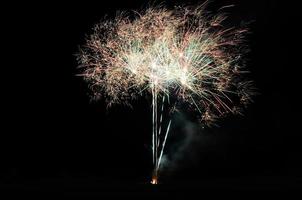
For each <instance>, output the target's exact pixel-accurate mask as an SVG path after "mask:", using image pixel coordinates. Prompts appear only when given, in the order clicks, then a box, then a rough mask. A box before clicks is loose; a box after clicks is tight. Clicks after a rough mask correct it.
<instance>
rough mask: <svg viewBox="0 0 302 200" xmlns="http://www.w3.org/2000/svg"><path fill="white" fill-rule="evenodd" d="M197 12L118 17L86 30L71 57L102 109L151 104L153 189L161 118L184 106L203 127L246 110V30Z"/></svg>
mask: <svg viewBox="0 0 302 200" xmlns="http://www.w3.org/2000/svg"><path fill="white" fill-rule="evenodd" d="M205 6H206V4H202V5H201V6H198V7H197V8H196V7H195V8H192V7H177V8H174V9H172V10H171V9H166V8H164V7H154V8H153V7H151V8H148V9H147V10H145V11H143V12H140V13H138V12H135V13H132V15H126V14H119V15H117V16H116V17H115V18H114V19H113V20H104V21H102V22H101V23H99V24H97V25H96V26H95V27H94V31H93V33H92V34H91V35H90V36H89V37H88V38H87V41H86V44H85V45H84V46H82V47H81V49H80V52H79V54H78V57H77V58H78V62H79V67H80V68H81V74H80V76H83V77H84V79H85V80H86V81H87V82H88V83H89V87H90V89H91V91H92V92H93V95H92V96H93V97H94V98H95V99H98V98H103V99H105V100H106V102H107V105H108V107H110V106H112V105H113V104H126V105H130V103H131V100H133V99H136V98H138V97H140V96H150V95H151V96H152V103H151V104H152V124H153V131H152V149H153V163H154V172H153V176H152V183H154V184H156V183H157V179H158V171H159V167H160V163H161V158H162V155H163V151H164V147H165V144H166V140H167V136H168V133H169V129H170V126H171V119H168V120H166V122H168V123H163V121H165V120H163V118H164V117H166V118H170V117H171V114H173V112H174V111H176V110H178V108H179V107H181V106H186V108H187V109H189V110H191V111H193V113H195V114H196V116H198V117H199V119H200V122H201V123H202V124H203V125H207V126H210V125H212V124H214V123H215V122H216V120H217V119H219V118H221V117H224V116H226V114H228V113H233V114H238V113H241V108H242V107H245V105H247V104H249V103H250V102H251V95H252V93H253V85H252V82H251V81H248V80H246V79H245V77H244V75H245V74H246V72H247V71H245V70H244V66H243V64H242V55H243V54H244V53H245V47H244V45H243V39H244V35H245V33H246V32H247V30H246V29H236V28H226V27H225V26H224V21H225V19H226V16H225V15H224V14H223V13H219V14H217V15H212V14H210V13H209V12H207V11H206V10H205ZM165 105H169V106H168V109H167V108H165ZM164 112H165V113H167V112H168V113H169V114H168V116H167V115H166V114H164ZM164 124H165V128H163V126H164Z"/></svg>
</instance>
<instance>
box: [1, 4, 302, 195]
mask: <svg viewBox="0 0 302 200" xmlns="http://www.w3.org/2000/svg"><path fill="white" fill-rule="evenodd" d="M147 2H148V1H134V0H127V1H118V0H111V1H108V2H107V1H106V2H105V1H96V2H87V1H85V2H70V3H65V4H63V3H58V2H56V3H54V2H48V3H32V4H29V3H27V4H19V3H16V4H14V5H11V6H9V10H11V12H8V13H7V14H5V16H4V18H3V19H9V20H5V21H6V23H5V25H7V28H5V30H4V31H3V32H4V33H7V35H8V36H7V37H6V36H5V37H3V38H2V40H3V42H4V43H5V44H6V45H7V46H6V47H5V48H3V49H4V50H5V52H6V53H8V55H7V56H6V55H5V59H4V61H6V62H5V63H3V66H2V67H3V75H2V81H4V86H5V89H4V90H3V91H4V92H3V93H4V95H3V98H2V100H4V103H3V112H2V113H3V114H4V118H3V120H2V122H1V123H3V126H2V127H3V131H1V137H2V138H3V139H2V140H1V142H2V143H3V145H2V146H1V147H2V149H1V171H0V175H1V179H0V184H1V188H2V189H5V190H6V191H9V192H13V191H15V190H18V191H19V190H20V191H23V192H33V193H35V194H36V193H37V192H46V193H49V192H50V193H57V192H58V193H60V192H64V194H65V195H86V194H91V195H99V196H103V195H108V196H110V195H129V194H131V195H151V196H152V195H162V194H165V195H167V196H169V195H170V196H171V195H172V196H173V195H175V194H177V195H178V194H187V193H190V194H194V192H195V193H199V192H200V190H201V189H205V188H206V189H205V190H206V191H216V190H226V191H250V190H256V191H259V190H260V191H271V190H273V191H284V192H286V191H288V189H289V188H299V184H298V180H299V179H300V177H301V170H300V167H301V166H300V162H299V159H300V157H301V156H300V151H299V150H300V148H299V139H300V137H299V136H298V134H299V131H294V128H293V127H294V124H296V123H295V121H296V120H297V118H296V117H295V116H294V113H295V112H298V111H297V109H296V105H297V104H296V103H294V102H296V99H297V97H296V93H297V92H298V91H297V90H296V92H292V91H295V90H294V89H293V87H292V86H293V85H295V83H296V81H297V79H294V78H293V75H294V74H295V70H297V69H296V68H295V67H297V64H296V63H295V62H294V61H293V58H292V57H294V54H292V52H291V51H292V50H291V49H292V48H291V47H290V46H289V44H290V45H293V46H294V44H295V42H296V39H295V37H297V35H298V33H296V31H293V32H295V33H293V34H292V33H291V32H290V31H292V30H293V29H296V27H297V24H296V23H295V20H296V19H297V17H298V13H296V12H294V9H292V8H291V7H294V6H293V5H290V4H289V3H287V4H285V3H284V2H283V3H279V2H277V1H272V0H265V1H238V0H223V1H218V0H216V1H213V2H212V3H211V4H210V5H209V10H212V11H215V10H217V9H218V8H220V7H222V6H225V5H230V4H235V7H233V8H230V9H229V10H228V12H229V13H230V14H229V19H228V23H230V24H232V25H238V24H240V22H241V21H244V22H251V23H250V25H249V27H250V31H251V34H249V35H248V36H247V43H248V44H249V46H250V50H251V51H250V52H249V53H248V54H247V58H246V59H247V63H248V68H249V70H250V71H251V76H252V78H253V79H254V81H255V84H256V87H257V88H258V90H259V93H260V95H258V96H256V97H255V99H254V101H255V102H254V104H252V105H251V106H250V107H249V108H248V109H247V110H246V112H245V117H231V118H229V119H227V120H224V121H223V122H221V123H220V124H219V125H220V127H219V128H214V130H210V131H209V133H208V134H213V135H212V136H211V138H212V139H211V141H210V142H211V145H210V147H209V148H208V146H207V147H201V149H198V147H197V150H196V151H197V152H199V153H200V155H199V154H198V155H199V156H198V155H197V156H196V153H195V156H194V157H193V158H186V159H184V160H183V162H184V163H183V165H182V167H180V168H179V169H178V170H176V171H174V172H173V173H171V174H169V176H167V177H166V178H163V179H164V180H165V181H164V183H163V184H162V185H159V186H157V187H154V186H151V185H149V184H147V183H148V181H149V179H150V171H151V167H152V166H151V161H150V160H151V155H150V151H149V150H148V148H147V146H148V145H149V144H150V138H151V109H150V105H149V103H148V100H141V101H137V102H134V103H133V108H127V107H121V106H116V107H114V108H112V109H110V110H109V111H107V110H106V105H105V104H104V103H103V102H102V101H100V102H90V100H89V97H88V96H87V93H88V91H87V85H86V84H85V83H84V82H83V80H81V78H79V77H77V76H75V75H76V74H77V73H78V69H77V68H76V67H77V62H76V60H75V56H74V54H75V53H77V51H78V46H79V45H81V44H84V42H85V35H86V34H89V33H90V32H91V28H92V27H93V25H94V24H95V23H97V22H98V21H99V20H100V19H101V18H102V17H103V16H104V15H106V14H107V15H108V16H109V17H111V16H114V13H115V12H116V11H117V10H125V11H127V10H133V9H134V10H135V9H141V8H144V7H146V5H147ZM171 2H172V1H170V3H167V5H168V6H173V5H175V4H174V3H171ZM173 2H176V5H177V3H183V2H184V1H173ZM185 2H187V3H188V2H193V3H194V2H195V3H196V2H197V1H185ZM288 5H290V6H288ZM294 99H295V100H294ZM192 150H193V149H192ZM190 159H191V160H190ZM192 159H193V161H192ZM185 163H186V164H185ZM163 176H164V175H163Z"/></svg>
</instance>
